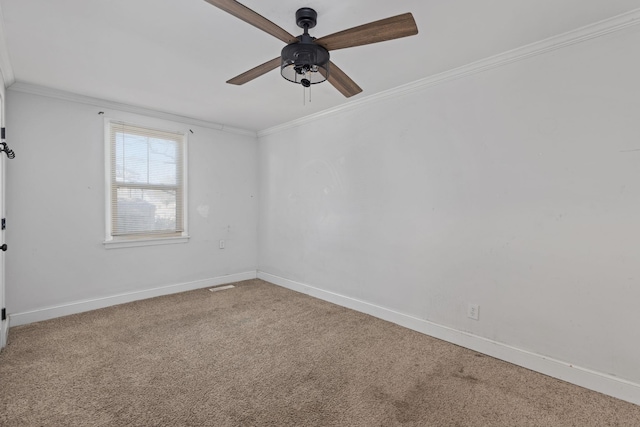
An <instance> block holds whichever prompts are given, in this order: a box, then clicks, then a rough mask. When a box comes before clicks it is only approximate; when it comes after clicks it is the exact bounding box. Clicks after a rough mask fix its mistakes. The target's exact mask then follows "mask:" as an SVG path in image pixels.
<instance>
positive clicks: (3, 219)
mask: <svg viewBox="0 0 640 427" xmlns="http://www.w3.org/2000/svg"><path fill="white" fill-rule="evenodd" d="M5 228H7V218H2V229H3V230H4V229H5Z"/></svg>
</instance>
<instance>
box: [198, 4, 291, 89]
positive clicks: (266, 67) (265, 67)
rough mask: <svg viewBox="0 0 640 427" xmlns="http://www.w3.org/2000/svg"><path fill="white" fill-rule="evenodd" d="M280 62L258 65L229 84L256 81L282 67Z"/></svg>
mask: <svg viewBox="0 0 640 427" xmlns="http://www.w3.org/2000/svg"><path fill="white" fill-rule="evenodd" d="M207 1H208V0H207ZM280 61H281V59H280V57H279V56H278V57H277V58H273V59H272V60H271V61H267V62H265V63H264V64H262V65H258V66H257V67H255V68H252V69H250V70H249V71H246V72H244V73H242V74H240V75H239V76H236V77H234V78H232V79H231V80H228V81H227V83H230V84H232V85H243V84H245V83H247V82H250V81H251V80H253V79H255V78H256V77H260V76H261V75H263V74H266V73H268V72H269V71H271V70H273V69H275V68H278V67H279V66H280Z"/></svg>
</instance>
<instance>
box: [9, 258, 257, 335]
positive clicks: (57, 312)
mask: <svg viewBox="0 0 640 427" xmlns="http://www.w3.org/2000/svg"><path fill="white" fill-rule="evenodd" d="M256 277H257V272H256V271H247V272H244V273H236V274H229V275H226V276H219V277H213V278H210V279H203V280H196V281H194V282H187V283H178V284H175V285H168V286H160V287H157V288H152V289H145V290H142V291H135V292H127V293H123V294H118V295H112V296H108V297H102V298H94V299H88V300H83V301H74V302H70V303H68V304H61V305H56V306H52V307H45V308H40V309H37V310H32V311H25V312H22V313H13V314H10V315H9V316H8V317H9V319H10V320H11V326H19V325H26V324H28V323H33V322H40V321H42V320H49V319H54V318H56V317H62V316H68V315H70V314H76V313H82V312H85V311H90V310H96V309H99V308H105V307H110V306H112V305H117V304H124V303H127V302H132V301H138V300H142V299H147V298H154V297H159V296H163V295H170V294H176V293H179V292H185V291H192V290H194V289H201V288H210V287H212V286H219V285H226V284H228V283H234V282H240V281H242V280H251V279H255V278H256Z"/></svg>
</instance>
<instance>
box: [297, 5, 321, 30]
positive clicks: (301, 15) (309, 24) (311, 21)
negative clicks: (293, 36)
mask: <svg viewBox="0 0 640 427" xmlns="http://www.w3.org/2000/svg"><path fill="white" fill-rule="evenodd" d="M317 22H318V13H317V12H316V11H315V10H313V9H311V8H310V7H302V8H300V9H298V10H297V12H296V23H297V24H298V27H300V28H313V27H315V26H316V23H317Z"/></svg>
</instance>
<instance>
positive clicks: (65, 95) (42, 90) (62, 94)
mask: <svg viewBox="0 0 640 427" xmlns="http://www.w3.org/2000/svg"><path fill="white" fill-rule="evenodd" d="M8 89H9V90H10V91H14V92H22V93H28V94H31V95H40V96H46V97H48V98H55V99H60V100H63V101H71V102H77V103H80V104H87V105H93V106H96V107H101V108H105V109H112V110H118V111H125V112H128V113H134V114H140V115H143V116H147V117H154V118H157V119H163V120H169V121H173V122H179V123H185V124H189V125H193V126H200V127H205V128H209V129H215V130H219V131H222V132H227V133H232V134H236V135H244V136H252V137H254V138H255V137H256V136H257V134H256V132H254V131H251V130H247V129H240V128H234V127H231V126H227V125H222V124H219V123H214V122H209V121H207V120H201V119H195V118H193V117H186V116H181V115H178V114H173V113H165V112H163V111H157V110H152V109H150V108H145V107H139V106H135V105H130V104H123V103H120V102H115V101H108V100H106V99H100V98H93V97H91V96H85V95H79V94H77V93H72V92H66V91H63V90H58V89H53V88H50V87H46V86H40V85H34V84H31V83H24V82H15V83H13V84H12V85H11V86H9V87H8Z"/></svg>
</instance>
